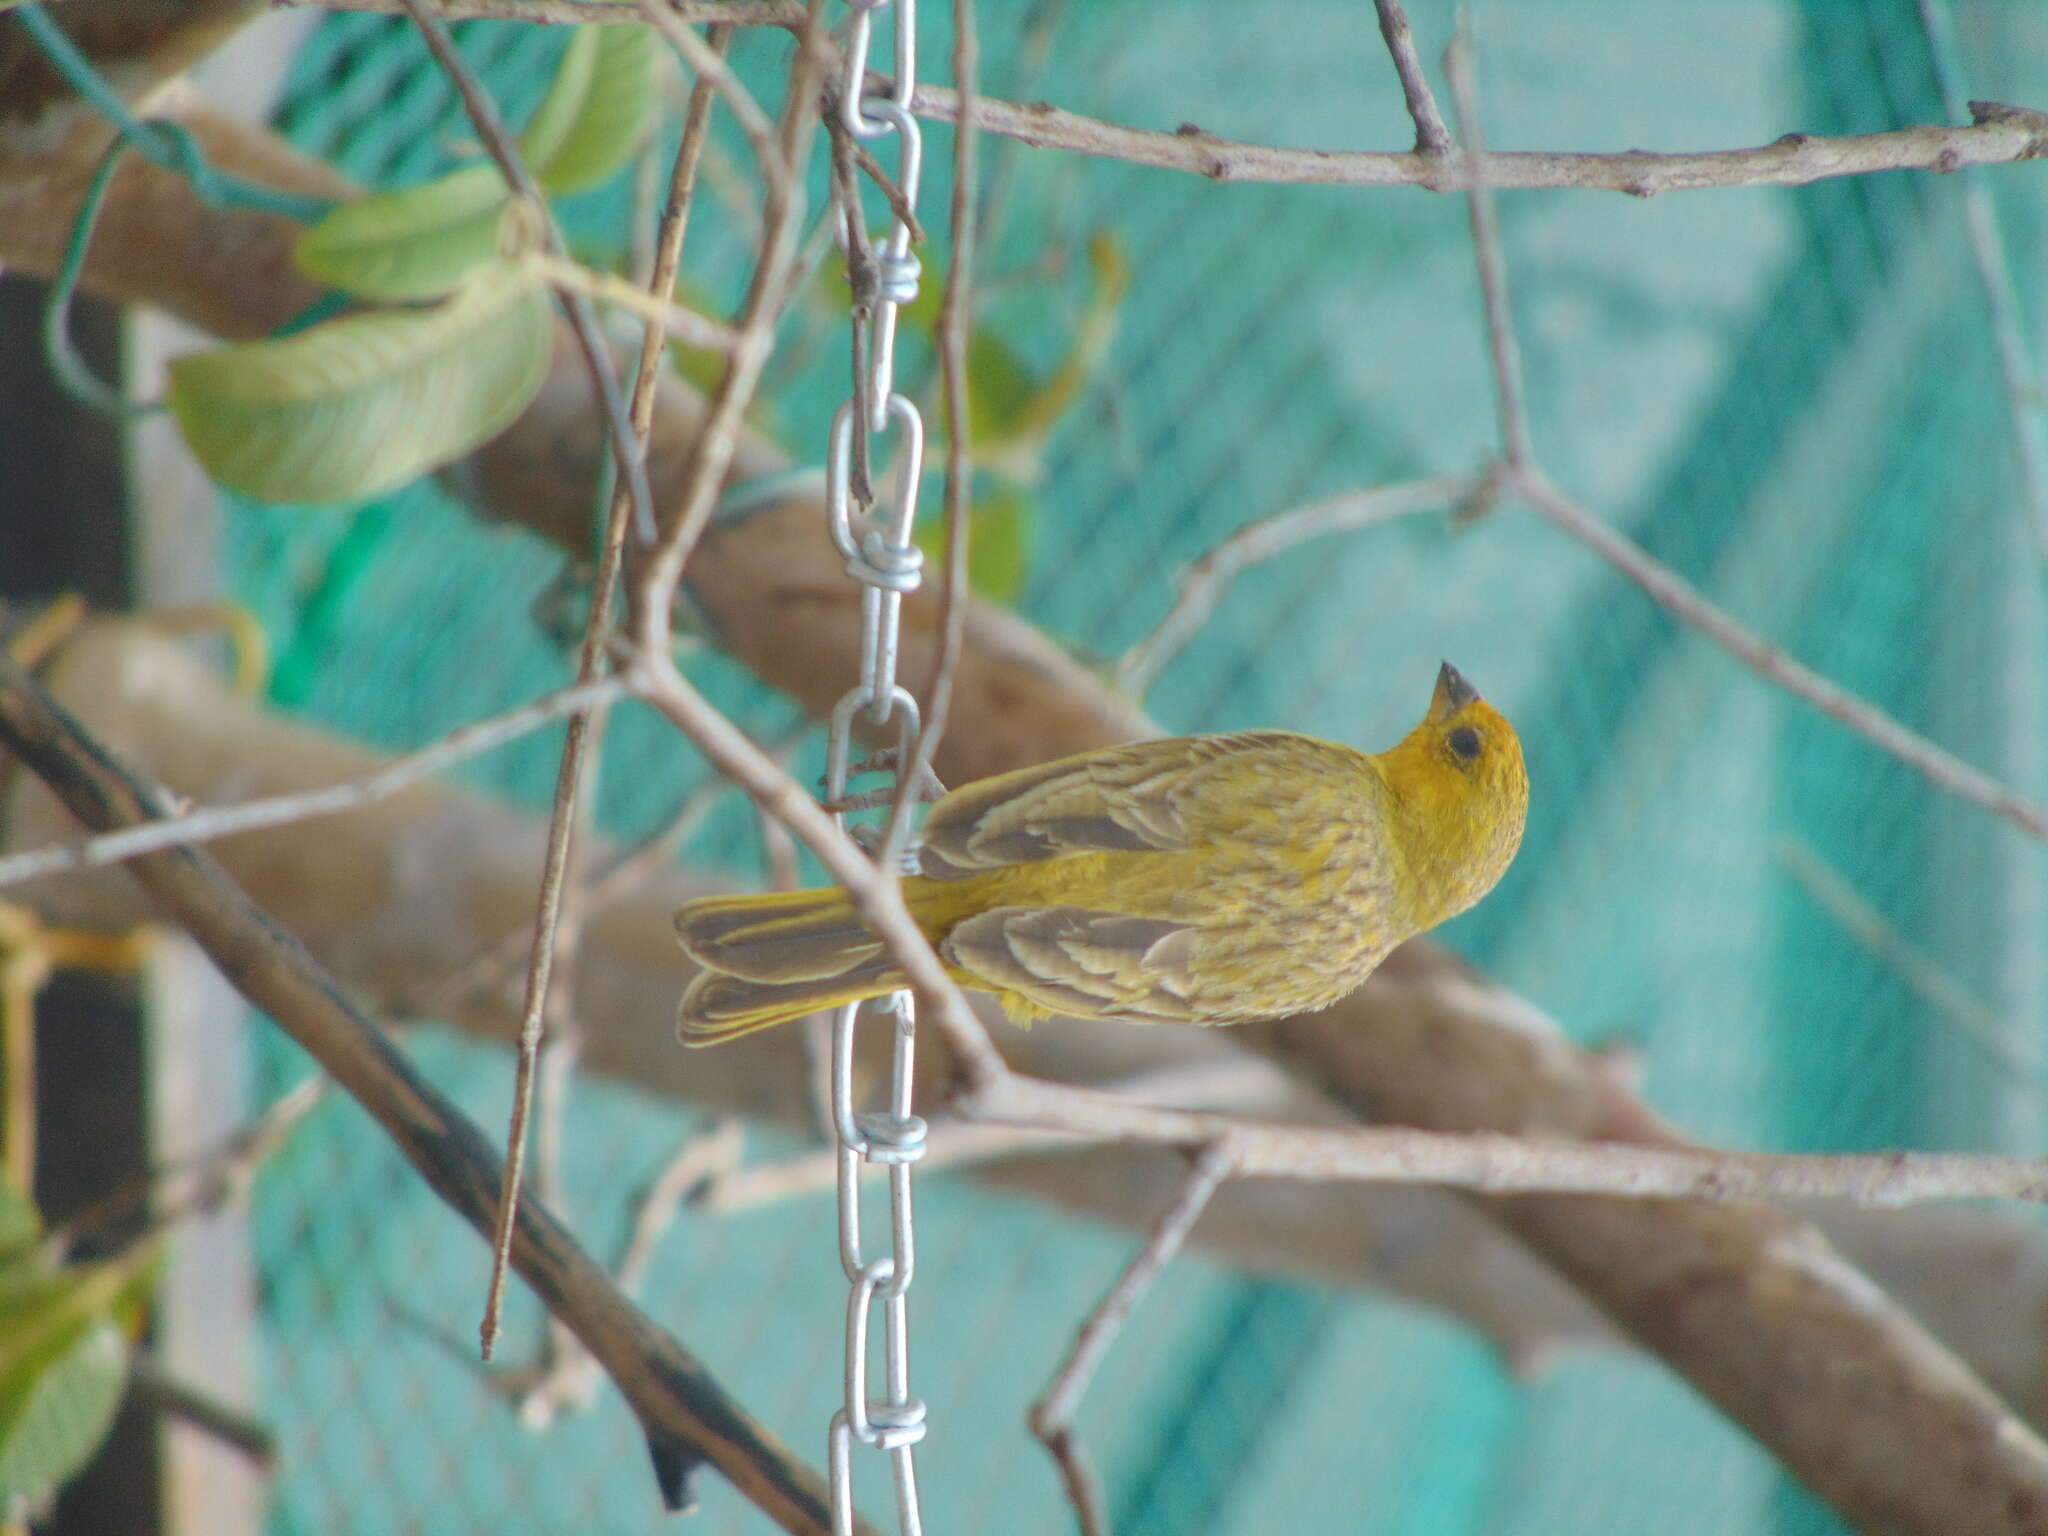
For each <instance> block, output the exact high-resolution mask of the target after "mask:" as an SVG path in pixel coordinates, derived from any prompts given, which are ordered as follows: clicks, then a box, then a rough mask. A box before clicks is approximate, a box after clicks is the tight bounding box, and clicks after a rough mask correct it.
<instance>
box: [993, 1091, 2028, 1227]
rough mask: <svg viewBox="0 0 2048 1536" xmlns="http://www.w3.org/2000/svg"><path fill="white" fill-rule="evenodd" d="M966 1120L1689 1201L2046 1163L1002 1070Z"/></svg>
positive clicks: (2020, 1193)
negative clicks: (1407, 1124)
mask: <svg viewBox="0 0 2048 1536" xmlns="http://www.w3.org/2000/svg"><path fill="white" fill-rule="evenodd" d="M956 1102H957V1103H958V1106H959V1110H960V1113H962V1114H964V1115H968V1116H970V1117H972V1118H974V1119H977V1120H984V1121H995V1122H999V1123H1002V1124H1005V1125H1027V1126H1032V1127H1035V1128H1037V1129H1040V1130H1060V1131H1067V1132H1070V1133H1072V1134H1075V1135H1087V1136H1093V1137H1100V1138H1103V1139H1107V1140H1115V1141H1123V1142H1134V1143H1163V1144H1165V1145H1169V1146H1179V1147H1183V1148H1188V1149H1193V1148H1196V1147H1202V1146H1206V1145H1208V1144H1209V1143H1211V1142H1217V1141H1225V1142H1228V1143H1229V1145H1230V1148H1231V1151H1232V1153H1233V1155H1234V1156H1235V1158H1236V1173H1235V1175H1234V1176H1235V1177H1242V1178H1284V1179H1321V1180H1333V1181H1343V1182H1357V1183H1371V1184H1438V1185H1443V1186H1446V1187H1449V1188H1454V1189H1470V1190H1476V1191H1479V1192H1481V1193H1484V1194H1495V1195H1500V1194H1534V1193H1539V1192H1540V1193H1545V1194H1559V1195H1621V1196H1627V1197H1629V1198H1632V1199H1674V1200H1699V1201H1705V1202H1708V1203H1711V1204H1716V1205H1725V1204H1752V1203H1755V1202H1758V1201H1771V1202H1790V1201H1798V1200H1840V1201H1844V1202H1846V1203H1848V1204H1851V1205H1861V1206H1874V1207H1894V1206H1902V1205H1917V1204H1922V1203H1925V1202H1929V1201H1938V1200H1971V1199H1999V1200H2021V1201H2026V1202H2028V1203H2031V1204H2040V1203H2043V1202H2048V1163H2044V1162H2043V1161H2042V1160H2041V1159H2038V1158H2025V1157H2000V1156H1994V1155H1990V1154H1978V1153H1962V1152H1881V1153H1873V1154H1843V1155H1840V1156H1836V1155H1831V1154H1819V1155H1813V1154H1792V1153H1767V1152H1723V1151H1718V1150H1716V1151H1708V1150H1703V1149H1698V1148H1692V1147H1666V1146H1650V1145H1639V1144H1634V1143H1622V1142H1591V1141H1552V1140H1543V1139H1539V1138H1531V1137H1524V1136H1509V1135H1503V1134H1500V1133H1496V1132H1447V1131H1420V1130H1411V1129H1405V1128H1393V1127H1379V1126H1358V1127H1351V1126H1345V1127H1334V1128H1333V1127H1321V1126H1296V1125H1283V1124H1279V1123H1276V1122H1271V1121H1263V1120H1246V1119H1241V1118H1238V1117H1236V1116H1231V1115H1221V1114H1213V1113H1210V1112H1207V1111H1197V1110H1180V1109H1164V1108H1155V1107H1151V1106H1147V1105H1138V1104H1129V1103H1125V1102H1123V1101H1122V1100H1119V1099H1118V1098H1116V1097H1115V1096H1114V1095H1111V1094H1107V1093H1103V1092H1100V1091H1098V1090H1095V1089H1091V1088H1072V1087H1068V1086H1066V1085H1065V1084H1062V1083H1053V1082H1047V1081H1045V1080H1043V1079H1041V1078H1034V1077H1026V1076H1024V1075H1023V1074H1021V1073H1015V1072H1010V1071H1008V1070H1007V1069H1006V1070H1005V1071H1004V1072H1003V1073H1001V1074H1000V1075H999V1076H998V1077H995V1078H992V1079H991V1080H990V1081H989V1082H988V1083H987V1084H986V1085H983V1086H978V1087H974V1088H971V1089H968V1090H966V1091H965V1092H964V1093H963V1094H962V1095H961V1096H960V1097H959V1099H958V1100H957V1101H956Z"/></svg>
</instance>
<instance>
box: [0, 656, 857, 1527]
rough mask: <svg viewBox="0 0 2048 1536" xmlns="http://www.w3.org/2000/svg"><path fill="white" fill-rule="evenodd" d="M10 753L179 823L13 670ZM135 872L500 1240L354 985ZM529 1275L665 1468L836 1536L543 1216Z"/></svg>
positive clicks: (219, 877)
mask: <svg viewBox="0 0 2048 1536" xmlns="http://www.w3.org/2000/svg"><path fill="white" fill-rule="evenodd" d="M0 740H4V741H5V742H6V744H7V746H8V747H9V748H11V749H12V750H13V751H14V752H15V753H16V754H18V755H19V757H20V758H21V760H22V761H23V762H24V763H26V764H27V765H28V766H29V767H30V768H32V769H33V770H34V771H35V772H36V773H37V774H38V775H39V776H40V777H42V778H43V779H44V780H45V782H47V783H48V784H49V785H50V786H51V787H52V788H53V789H55V790H56V791H57V792H58V793H59V794H60V795H61V796H62V798H63V799H64V801H65V803H66V804H67V805H68V806H69V807H70V808H71V810H72V812H73V814H74V815H76V816H77V817H78V818H79V820H80V821H82V822H84V823H85V824H86V825H87V826H89V827H93V828H96V829H98V830H101V831H108V830H112V829H114V828H117V827H121V826H127V825H132V824H134V823H137V822H141V821H146V820H150V819H153V818H156V817H161V816H164V815H167V814H169V813H170V812H171V803H170V800H169V798H168V796H166V795H165V794H164V793H163V791H161V790H158V789H155V788H153V787H150V786H147V785H145V784H142V783H139V782H138V781H136V780H135V779H134V778H133V777H131V776H130V775H129V774H128V773H127V772H126V771H125V770H124V769H123V768H122V767H121V765H120V764H118V763H117V762H115V761H114V760H113V759H112V758H110V757H109V756H108V755H107V754H106V753H105V752H104V751H103V750H101V749H100V748H99V747H98V746H97V745H96V744H95V743H93V742H92V741H91V740H90V739H89V738H87V737H85V736H84V735H83V733H82V732H81V731H80V730H79V728H78V727H77V726H76V725H75V724H74V723H73V722H72V720H71V719H70V718H69V717H68V716H67V715H65V714H64V713H63V711H62V710H60V709H59V708H58V707H57V706H56V705H55V704H54V703H52V702H51V700H50V699H49V697H48V696H47V695H46V694H44V693H43V691H42V689H41V688H40V687H39V686H38V685H37V684H36V683H35V682H34V681H33V680H32V679H31V678H29V677H28V676H27V674H25V673H24V672H22V671H21V669H20V668H19V667H17V666H16V665H15V664H14V663H13V662H12V661H10V660H7V659H5V658H4V657H0ZM128 867H129V870H130V872H131V873H133V875H134V876H135V878H136V880H137V881H138V882H140V884H141V885H142V887H143V889H144V890H145V891H147V892H148V894H149V896H150V898H151V899H152V900H153V901H154V902H155V903H156V904H157V906H158V907H159V909H160V910H161V911H162V912H163V913H164V915H165V916H166V917H168V918H170V919H171V920H172V921H174V922H176V923H178V924H179V925H180V926H181V927H183V928H184V929H185V930H186V931H187V932H189V933H190V934H191V935H192V937H193V938H194V939H195V940H196V941H197V942H198V943H199V945H200V946H201V947H202V948H203V949H205V950H206V952H207V954H208V955H209V956H211V957H212V959H213V961H214V963H215V964H216V965H218V966H219V967H220V969H221V972H222V974H224V975H225V976H226V977H227V978H228V979H229V981H230V982H232V983H233V984H234V986H235V988H236V990H237V991H239V992H240V993H241V994H242V995H243V996H244V997H246V998H247V999H248V1000H249V1002H250V1003H251V1004H252V1005H253V1006H254V1007H256V1008H257V1009H259V1010H260V1011H262V1012H264V1013H267V1014H269V1015H270V1016H271V1017H272V1018H274V1019H276V1020H277V1021H278V1023H279V1025H280V1026H281V1027H283V1028H284V1029H286V1030H287V1031H288V1032H289V1033H290V1034H291V1035H292V1038H293V1039H295V1040H296V1041H298V1043H299V1044H300V1045H302V1046H304V1047H305V1049H306V1050H307V1051H308V1052H309V1053H310V1054H311V1055H312V1056H313V1058H314V1059H315V1060H316V1061H318V1062H319V1063H320V1064H321V1066H322V1067H324V1068H325V1069H326V1070H327V1072H328V1073H329V1074H330V1075H331V1076H332V1077H333V1078H334V1080H335V1081H336V1082H337V1083H339V1084H340V1085H341V1086H342V1087H343V1088H345V1089H346V1090H347V1091H348V1092H349V1094H350V1095H351V1096H353V1097H354V1098H355V1099H356V1101H357V1102H358V1103H360V1104H361V1105H363V1107H364V1108H365V1109H367V1110H369V1111H370V1113H371V1114H372V1115H373V1116H375V1117H376V1119H377V1121H378V1123H379V1124H380V1125H382V1126H383V1127H384V1129H385V1131H386V1132H387V1133H388V1134H389V1135H390V1136H391V1139H392V1141H393V1142H394V1144H396V1145H397V1147H398V1148H399V1150H400V1151H401V1152H403V1153H404V1154H405V1157H406V1159H407V1161H409V1162H410V1163H411V1164H412V1165H413V1166H414V1168H416V1169H417V1170H418V1171H419V1172H420V1174H421V1176H422V1177H424V1178H425V1179H426V1180H427V1182H428V1183H429V1184H430V1185H431V1186H432V1187H433V1189H434V1192H435V1193H436V1194H438V1195H440V1197H441V1198H442V1199H443V1200H445V1201H446V1202H447V1203H448V1204H449V1205H450V1206H452V1207H453V1208H454V1209H455V1210H456V1211H457V1212H458V1213H459V1214H460V1215H461V1216H462V1217H463V1218H464V1219H465V1220H467V1221H468V1222H469V1223H470V1224H471V1225H472V1226H473V1227H475V1228H476V1229H477V1231H478V1232H479V1233H480V1234H484V1235H486V1236H487V1235H488V1234H489V1232H490V1229H491V1223H492V1219H493V1216H494V1214H495V1211H496V1209H497V1204H498V1198H499V1190H500V1187H501V1183H502V1169H501V1166H500V1164H499V1162H498V1159H497V1157H496V1156H495V1155H494V1153H493V1152H492V1151H491V1149H490V1146H489V1144H488V1143H487V1142H486V1141H485V1140H484V1137H483V1134H482V1132H481V1131H479V1130H478V1129H477V1128H476V1126H475V1125H474V1124H473V1123H471V1122H470V1121H469V1120H468V1119H467V1118H466V1117H464V1116H463V1115H462V1113H461V1111H459V1110H458V1109H456V1108H455V1106H454V1105H452V1104H450V1103H449V1102H448V1101H447V1100H446V1099H445V1098H443V1097H442V1096H441V1094H440V1093H438V1092H437V1091H436V1090H435V1089H434V1088H433V1087H431V1086H430V1085H429V1084H427V1083H426V1082H425V1081H423V1080H422V1079H421V1078H420V1077H419V1076H418V1075H417V1074H416V1073H415V1072H414V1071H413V1069H412V1066H411V1064H410V1063H409V1062H408V1061H407V1060H406V1059H405V1057H404V1056H403V1055H401V1054H400V1053H399V1052H398V1050H397V1049H396V1048H395V1047H394V1046H393V1045H392V1044H391V1042H390V1041H389V1040H388V1039H387V1038H386V1037H385V1035H384V1034H383V1032H382V1031H381V1030H379V1029H378V1028H377V1027H376V1025H375V1024H373V1023H372V1022H371V1021H370V1020H369V1019H368V1018H366V1017H365V1016H364V1015H362V1014H361V1013H359V1012H357V1011H356V1009H355V1007H354V1006H353V1004H351V1003H350V1002H349V1001H348V998H347V994H346V992H345V991H344V989H343V987H342V986H341V984H340V983H339V982H337V981H335V980H334V978H332V977H331V976H329V975H328V974H327V973H326V972H325V971H324V970H322V969H321V968H320V966H319V965H318V964H317V962H315V961H314V959H313V958H312V956H311V955H309V954H308V953H307V952H306V951H305V949H304V948H303V947H301V946H300V944H299V943H298V941H297V940H296V939H294V938H292V937H291V935H290V934H288V933H287V932H285V931H284V930H282V929H280V928H279V927H278V926H277V925H276V923H275V922H274V921H273V920H272V919H271V918H270V917H269V916H268V914H266V913H265V912H263V911H262V910H261V909H260V908H258V907H256V906H255V905H254V904H253V903H252V902H250V900H249V899H248V897H247V896H245V895H244V894H243V893H242V891H241V889H240V888H239V887H237V886H236V885H235V884H234V882H233V881H231V880H230V879H229V878H228V876H227V875H226V873H225V872H224V871H223V870H222V869H221V868H220V866H219V865H218V864H216V863H215V862H214V861H213V860H212V859H211V858H210V857H209V856H208V855H207V854H205V853H203V852H200V851H198V850H196V849H190V848H177V849H170V850H167V851H165V852H161V853H154V854H149V855H147V856H145V857H143V858H139V859H137V860H136V861H135V862H134V863H132V864H131V865H129V866H128ZM514 1262H515V1264H516V1265H517V1267H518V1270H519V1273H520V1274H521V1275H522V1276H523V1277H524V1278H525V1279H526V1281H527V1283H528V1284H529V1285H531V1286H532V1287H533V1288H534V1290H535V1292H536V1293H538V1294H539V1296H540V1298H541V1299H542V1301H543V1302H545V1303H546V1305H547V1307H548V1310H549V1312H550V1313H551V1314H552V1315H554V1316H555V1317H558V1318H560V1319H561V1320H562V1321H563V1322H565V1323H567V1324H568V1325H569V1326H570V1327H571V1328H572V1329H573V1330H574V1331H575V1333H576V1336H577V1337H578V1338H579V1339H581V1340H582V1341H583V1343H584V1344H585V1345H586V1346H587V1347H588V1348H589V1350H590V1352H591V1353H592V1354H593V1355H595V1356H596V1357H597V1358H598V1359H599V1360H600V1361H602V1362H603V1363H604V1366H605V1369H606V1370H607V1371H608V1372H610V1374H611V1376H612V1379H613V1380H614V1381H616V1382H617V1383H618V1385H619V1389H620V1391H622V1392H623V1393H624V1394H625V1396H626V1399H627V1401H628V1402H630V1403H631V1404H632V1406H633V1410H634V1412H635V1414H636V1415H638V1417H639V1419H640V1421H641V1424H642V1425H643V1427H644V1428H645V1429H646V1431H647V1434H648V1437H649V1439H650V1441H651V1442H652V1443H653V1444H654V1446H655V1447H656V1448H657V1456H658V1457H666V1458H671V1459H673V1458H682V1459H684V1460H686V1461H687V1462H698V1461H704V1462H709V1463H710V1464H711V1465H712V1466H715V1467H716V1468H718V1470H719V1471H720V1472H722V1473H724V1474H725V1476H726V1477H727V1478H729V1479H730V1480H731V1481H732V1483H733V1485H734V1486H735V1487H737V1488H738V1489H739V1490H740V1491H741V1492H742V1493H744V1494H745V1495H746V1496H747V1497H748V1498H750V1499H752V1500H753V1501H754V1502H755V1503H756V1504H757V1505H759V1506H760V1508H761V1509H762V1510H763V1511H764V1512H765V1513H766V1514H768V1515H769V1516H770V1517H771V1518H772V1519H774V1520H776V1521H777V1522H778V1523H780V1524H781V1525H782V1526H783V1527H784V1528H785V1529H786V1530H790V1531H800V1532H818V1533H822V1532H823V1531H824V1530H825V1529H826V1524H827V1519H828V1510H827V1508H826V1502H825V1493H824V1488H823V1486H822V1484H821V1483H820V1481H819V1479H818V1477H817V1474H816V1473H814V1472H813V1471H812V1470H811V1469H810V1468H808V1467H806V1466H805V1465H803V1464H802V1463H801V1462H799V1461H798V1460H796V1459H795V1457H793V1456H792V1455H791V1454H790V1452H789V1450H788V1449H787V1448H786V1447H785V1446H783V1445H782V1443H781V1442H780V1441H778V1440H777V1439H776V1438H775V1437H774V1436H773V1435H771V1434H769V1433H768V1432H767V1431H766V1430H764V1429H762V1428H761V1427H760V1426H759V1425H758V1424H756V1423H754V1421H753V1420H752V1419H751V1418H749V1417H748V1415H747V1414H746V1412H745V1411H744V1410H743V1409H742V1408H740V1406H739V1405H738V1404H737V1403H736V1402H734V1401H733V1400H732V1399H731V1398H730V1397H728V1396H727V1395H726V1393H725V1391H724V1389H723V1388H722V1387H720V1386H719V1385H718V1383H717V1382H716V1381H715V1380H714V1379H713V1378H712V1377H711V1375H710V1374H709V1372H707V1371H706V1370H705V1368H704V1367H703V1365H702V1364H701V1363H700V1362H699V1361H698V1360H696V1359H695V1358H694V1357H693V1356H692V1355H690V1354H689V1353H688V1352H686V1351H685V1350H684V1349H683V1347H682V1346H681V1345H680V1344H678V1343H677V1342H676V1341H675V1339H674V1338H672V1337H671V1336H670V1335H669V1334H667V1333H666V1332H664V1331H663V1330H662V1329H661V1328H660V1327H658V1326H657V1325H656V1324H655V1323H654V1322H653V1321H652V1320H651V1319H650V1318H648V1317H647V1316H646V1315H645V1314H644V1313H642V1312H641V1311H639V1310H638V1309H637V1308H635V1307H634V1306H633V1305H632V1303H631V1302H629V1301H628V1300H627V1299H626V1298H625V1297H624V1296H623V1295H622V1294H621V1293H620V1291H619V1290H618V1288H617V1286H615V1285H614V1284H613V1283H612V1281H611V1278H610V1277H609V1276H608V1275H606V1274H605V1272H604V1271H603V1270H602V1269H600V1268H599V1267H598V1266H597V1265H596V1264H594V1263H592V1262H591V1260H590V1259H589V1258H588V1257H586V1256H585V1255H584V1253H583V1252H582V1250H580V1249H579V1248H578V1247H577V1246H576V1244H575V1242H574V1240H573V1239H572V1238H571V1237H570V1236H569V1234H568V1233H567V1232H566V1231H564V1230H563V1229H562V1228H561V1227H560V1226H559V1225H557V1224H556V1223H555V1221H554V1220H553V1218H552V1217H550V1216H548V1215H547V1213H546V1212H544V1211H541V1210H539V1209H537V1208H536V1207H534V1206H533V1205H532V1204H531V1203H529V1204H527V1205H526V1206H525V1207H524V1208H523V1209H522V1210H521V1212H520V1216H519V1223H518V1229H517V1233H516V1242H515V1248H514Z"/></svg>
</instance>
